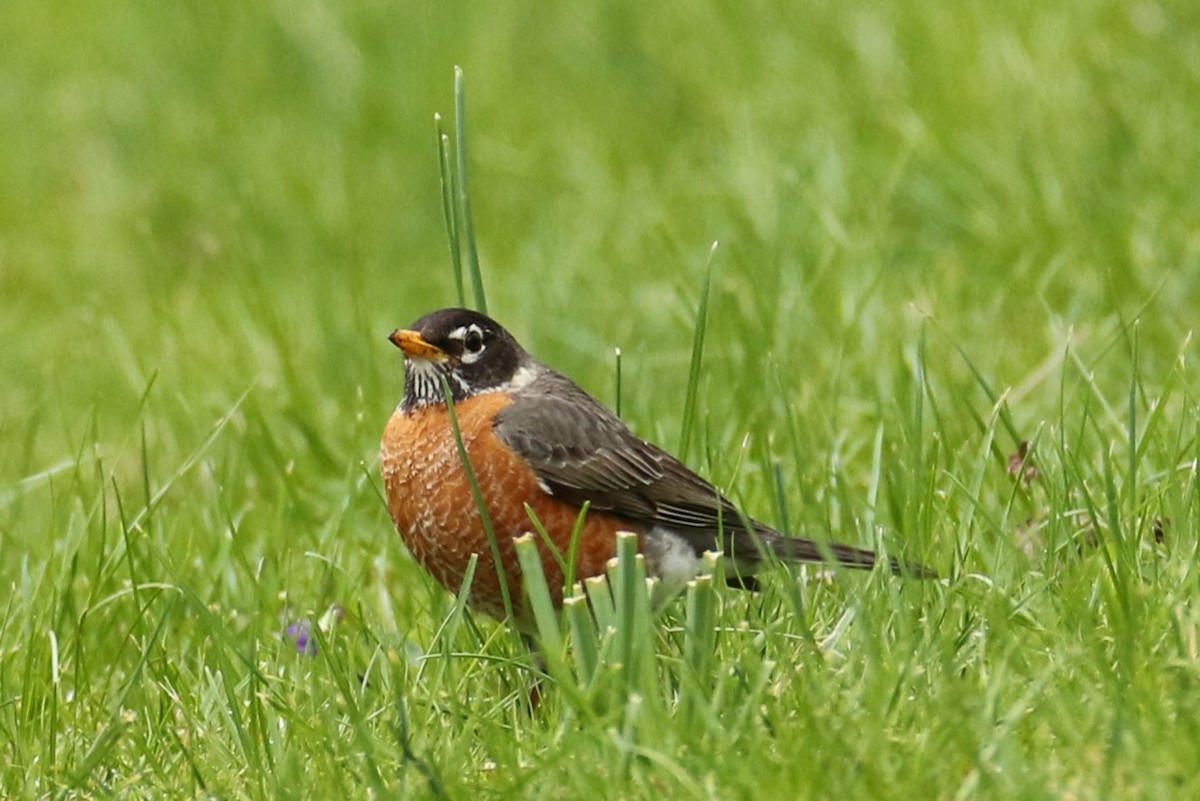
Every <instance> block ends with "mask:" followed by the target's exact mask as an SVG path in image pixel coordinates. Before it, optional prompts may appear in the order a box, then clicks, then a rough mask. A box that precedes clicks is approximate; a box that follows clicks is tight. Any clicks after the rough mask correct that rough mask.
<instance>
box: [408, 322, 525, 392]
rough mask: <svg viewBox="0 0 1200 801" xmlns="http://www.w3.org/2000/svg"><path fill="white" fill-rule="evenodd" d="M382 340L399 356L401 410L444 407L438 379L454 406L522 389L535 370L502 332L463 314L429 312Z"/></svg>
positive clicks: (505, 332) (520, 350)
mask: <svg viewBox="0 0 1200 801" xmlns="http://www.w3.org/2000/svg"><path fill="white" fill-rule="evenodd" d="M388 339H389V340H391V342H392V344H393V345H395V346H396V347H398V348H399V349H400V350H402V351H404V362H405V365H406V367H407V370H406V374H405V379H404V401H403V403H402V406H403V407H404V408H406V409H415V408H419V407H422V406H429V405H432V404H437V403H445V402H446V395H445V389H444V388H443V383H442V379H445V382H446V384H448V385H449V387H450V393H451V395H452V396H453V398H454V401H455V402H456V403H458V402H460V401H463V400H466V399H467V398H470V397H473V396H475V395H482V394H484V393H487V392H500V391H504V390H509V389H513V388H516V387H517V386H519V385H522V384H524V383H528V381H529V380H532V375H533V372H534V368H535V363H534V362H533V359H532V357H530V356H529V354H528V353H526V352H525V349H524V348H522V347H521V345H520V344H519V343H518V342H517V340H515V339H513V337H512V335H511V334H509V333H508V332H507V331H505V330H504V328H503V326H501V325H500V324H499V323H497V322H496V321H495V320H493V319H491V318H490V317H487V316H485V315H482V314H480V313H479V312H474V311H471V310H469V309H441V310H440V311H435V312H430V313H429V314H426V315H425V316H424V317H422V318H421V319H419V320H417V321H416V322H415V323H413V324H412V327H411V328H407V329H397V330H395V331H393V332H392V334H391V336H389V337H388Z"/></svg>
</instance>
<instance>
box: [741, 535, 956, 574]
mask: <svg viewBox="0 0 1200 801" xmlns="http://www.w3.org/2000/svg"><path fill="white" fill-rule="evenodd" d="M742 534H743V536H742V537H736V538H735V541H734V543H733V545H734V547H735V549H736V547H737V545H738V544H739V541H743V540H744V539H745V540H753V541H754V542H753V544H752V545H751V547H750V548H748V549H745V548H743V549H742V556H743V558H744V557H745V551H746V550H750V551H751V552H752V553H754V554H755V556H758V557H760V558H761V554H762V552H763V551H766V552H767V553H769V554H771V555H772V556H774V557H775V558H776V559H778V560H780V561H781V562H814V563H818V564H819V563H826V564H828V563H831V562H832V563H834V564H839V565H842V566H843V567H851V568H855V569H857V570H870V569H871V568H873V567H875V563H876V562H878V561H879V557H878V556H876V554H875V552H874V551H869V550H867V549H866V548H855V547H854V546H853V545H841V544H839V543H836V542H820V543H818V542H813V541H812V540H806V539H802V538H800V537H785V536H783V535H782V534H780V533H778V532H776V531H772V530H767V531H755V532H754V533H753V534H751V533H749V532H742ZM888 566H889V567H890V568H891V571H892V572H893V573H895V574H896V575H898V576H909V577H912V578H920V579H933V578H937V577H938V574H937V572H936V571H934V570H933V569H932V568H929V567H926V566H925V565H923V564H921V563H920V562H909V561H901V560H899V559H895V558H891V559H888Z"/></svg>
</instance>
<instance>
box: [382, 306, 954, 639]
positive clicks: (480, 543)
mask: <svg viewBox="0 0 1200 801" xmlns="http://www.w3.org/2000/svg"><path fill="white" fill-rule="evenodd" d="M389 339H390V340H391V341H392V343H393V344H395V345H396V347H398V348H400V350H402V351H404V357H405V363H406V374H405V379H404V399H403V400H402V401H401V403H400V405H399V407H397V409H396V411H395V413H394V414H393V415H392V417H391V420H390V421H389V422H388V424H387V429H386V430H385V432H384V435H383V444H382V452H381V458H382V471H383V478H384V483H385V485H386V488H387V499H388V508H389V511H390V512H391V515H392V520H394V521H395V523H396V528H397V529H399V531H400V534H401V536H402V537H403V538H404V542H405V543H406V544H407V546H408V548H409V550H410V551H411V552H412V554H413V555H414V556H415V557H416V559H417V561H418V562H420V563H421V564H422V565H423V566H424V567H425V569H426V570H428V571H429V572H430V573H431V574H433V576H434V577H435V578H436V579H437V580H438V581H439V582H441V583H442V585H443V586H445V587H446V588H447V589H449V590H451V591H452V592H453V591H457V590H458V589H459V588H460V586H461V584H462V581H463V577H464V575H465V573H466V570H467V566H468V563H469V561H470V559H471V557H472V556H477V557H478V563H477V569H476V572H475V576H474V582H473V585H472V587H471V590H470V602H471V604H472V606H474V607H475V608H476V609H479V610H482V611H484V612H486V613H488V614H490V615H492V616H494V617H497V618H502V617H503V616H504V614H505V609H504V603H503V594H502V593H503V591H502V590H501V587H500V581H501V579H500V576H499V573H503V575H504V577H505V579H504V580H505V581H506V582H507V583H508V585H509V596H510V599H511V604H512V607H513V610H514V614H515V616H516V618H517V620H516V622H517V624H518V626H521V624H522V622H524V623H525V624H526V625H528V623H529V621H528V620H527V619H526V618H525V615H524V611H523V608H522V607H523V604H522V594H521V569H520V566H519V564H518V561H517V554H516V549H515V547H514V544H513V541H514V538H516V537H518V536H520V535H521V534H524V533H526V532H533V531H537V530H538V528H540V529H542V530H544V531H545V533H546V534H547V535H548V539H549V540H550V543H547V542H545V540H544V539H543V538H541V537H540V536H539V537H538V538H537V539H538V544H539V548H540V549H541V554H542V563H543V566H544V568H545V572H546V579H547V583H548V584H549V586H550V588H551V589H552V591H555V592H556V595H555V597H554V600H555V602H556V603H560V602H561V591H562V584H563V579H564V577H563V570H562V567H561V565H562V564H563V561H562V560H564V559H565V558H566V557H567V554H569V553H571V552H572V550H571V540H572V535H573V532H574V530H575V528H576V525H577V523H578V522H579V518H580V511H581V508H582V506H583V504H584V503H585V502H587V503H588V505H589V509H588V511H587V513H586V517H585V518H584V520H583V523H582V530H581V533H580V534H579V539H578V542H577V544H576V549H575V554H576V557H575V558H576V564H575V566H574V575H575V576H576V577H578V578H586V577H589V576H595V575H600V574H603V573H604V571H605V568H606V565H607V563H608V561H609V559H611V558H612V557H613V555H614V553H615V545H616V534H617V532H619V531H631V532H634V533H635V534H637V536H638V545H639V551H640V552H641V553H642V554H643V555H644V557H645V565H646V572H647V574H648V575H651V576H657V577H659V579H660V580H661V581H662V583H663V585H664V586H665V587H681V586H682V585H683V584H684V583H685V582H686V581H687V580H689V579H691V578H692V577H693V576H695V574H696V573H697V572H698V571H699V570H700V568H701V565H702V564H703V561H702V558H701V556H702V554H703V553H704V552H705V551H712V550H722V551H724V553H725V554H726V557H727V559H730V560H732V563H733V566H734V568H735V571H734V572H735V573H736V575H737V576H741V577H744V578H742V579H741V582H742V584H743V586H752V582H753V574H754V571H755V569H756V568H758V567H759V566H761V565H762V564H763V562H764V561H766V560H768V559H770V558H772V557H773V558H776V559H779V560H782V561H784V562H826V561H833V562H836V563H838V564H841V565H844V566H846V567H852V568H864V569H865V568H871V567H873V566H874V565H875V563H876V556H875V554H874V553H873V552H872V551H869V550H865V549H862V548H855V547H853V546H849V545H838V544H832V543H830V544H820V545H818V544H817V543H815V542H813V541H811V540H806V539H800V538H795V537H786V536H784V535H782V534H780V533H779V532H778V531H775V530H774V529H772V528H771V527H770V526H767V525H765V524H763V523H760V522H758V521H756V520H753V519H751V518H749V517H747V516H745V515H744V514H742V512H741V511H740V510H739V509H738V508H737V507H736V506H735V505H734V504H733V503H732V502H731V501H730V500H729V499H728V498H726V497H725V496H724V495H723V494H722V493H721V492H720V491H719V490H718V489H717V488H716V487H714V486H713V485H712V484H710V483H709V482H708V481H705V480H704V479H703V478H701V477H700V476H698V475H696V473H694V472H692V471H691V470H689V469H688V468H687V467H685V466H684V465H683V464H682V463H681V462H679V461H678V460H677V459H675V458H674V457H673V456H671V455H670V454H669V453H667V452H666V451H664V450H662V449H661V448H659V447H657V446H655V445H653V444H651V443H649V442H646V441H645V440H643V439H641V438H639V437H638V436H636V435H635V434H634V433H633V432H632V431H630V430H629V428H628V427H627V426H626V425H625V423H623V422H622V421H621V419H620V418H619V417H617V416H616V415H615V414H614V413H613V412H611V411H609V409H608V408H606V407H605V406H603V405H602V404H601V403H600V402H598V401H597V400H596V399H595V398H593V397H592V396H591V395H589V394H588V393H587V392H585V391H584V390H583V389H582V388H581V387H580V386H579V385H578V384H576V383H575V382H573V381H572V380H571V379H569V378H567V377H566V376H564V375H562V374H561V373H558V372H555V371H554V370H551V369H550V368H549V367H547V366H546V365H544V364H542V363H541V362H539V361H538V360H537V359H535V358H534V357H533V356H531V355H530V354H529V353H527V352H526V351H525V349H524V348H522V347H521V346H520V345H519V344H518V343H517V341H516V340H515V339H514V338H513V337H512V335H511V334H509V333H508V331H506V330H505V329H504V328H502V327H501V326H500V325H499V324H498V323H496V322H495V321H494V320H492V319H490V318H488V317H486V316H484V315H482V314H479V313H477V312H473V311H469V310H467V309H442V310H441V311H435V312H432V313H430V314H427V315H425V316H424V317H422V318H421V319H419V320H417V321H416V322H415V323H413V326H412V328H411V329H407V330H397V331H394V332H393V333H392V334H391V336H390V337H389ZM446 387H448V388H449V392H450V395H451V397H452V398H453V407H454V412H455V415H456V417H457V425H458V432H459V437H460V438H461V442H462V445H463V447H464V450H465V452H466V455H467V457H468V459H469V461H470V464H471V468H472V472H473V473H474V478H475V481H476V486H477V487H478V490H479V492H480V494H481V496H482V499H483V502H484V506H485V508H486V512H487V518H488V519H489V520H490V524H491V526H492V531H493V534H494V537H495V540H496V543H497V545H498V546H499V553H500V558H501V562H502V565H503V570H502V571H499V572H498V571H497V570H496V565H495V562H494V560H493V557H492V554H493V551H492V547H491V545H490V544H489V540H488V535H487V530H486V528H485V522H484V517H483V515H482V514H481V513H480V509H479V506H478V504H477V503H476V498H475V494H474V493H475V490H474V489H473V487H472V483H471V476H470V475H469V474H468V472H467V471H466V470H465V469H464V465H463V461H462V458H461V456H460V452H459V445H458V440H457V439H456V437H455V434H454V428H453V426H452V423H451V415H450V408H449V406H448V404H447V402H446V394H445V388H446ZM534 517H536V524H535V522H534V520H533V519H532V518H534ZM553 550H557V554H555V553H554V552H553ZM890 567H891V569H892V571H893V572H897V573H909V574H912V575H917V576H926V575H931V573H930V572H929V571H928V570H927V569H926V568H924V567H923V566H921V565H916V564H907V563H901V562H898V561H897V560H895V559H892V560H890Z"/></svg>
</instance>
